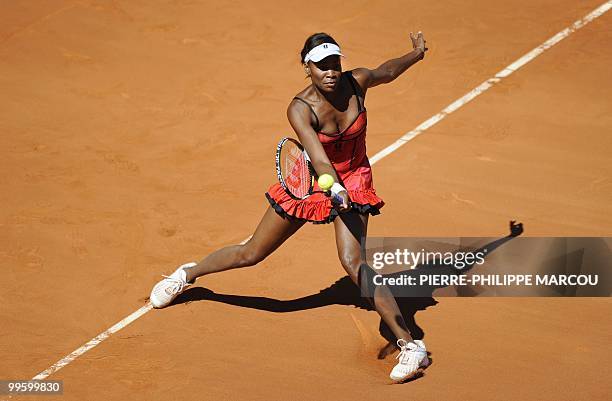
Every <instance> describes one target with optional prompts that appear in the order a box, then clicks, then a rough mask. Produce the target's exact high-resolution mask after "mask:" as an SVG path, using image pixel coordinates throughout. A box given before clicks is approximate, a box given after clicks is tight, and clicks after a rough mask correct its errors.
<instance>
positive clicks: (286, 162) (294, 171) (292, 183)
mask: <svg viewBox="0 0 612 401" xmlns="http://www.w3.org/2000/svg"><path fill="white" fill-rule="evenodd" d="M281 157H282V159H283V161H282V166H283V167H284V169H283V171H282V175H283V180H284V181H285V185H286V186H287V189H288V190H289V191H290V192H291V193H292V194H293V195H294V196H296V197H298V198H303V197H305V196H306V195H308V193H309V190H310V181H311V176H310V171H309V169H308V163H307V162H306V159H305V158H304V153H303V152H302V150H301V149H300V148H298V147H297V146H296V145H294V144H292V143H285V145H284V146H283V152H282V154H281Z"/></svg>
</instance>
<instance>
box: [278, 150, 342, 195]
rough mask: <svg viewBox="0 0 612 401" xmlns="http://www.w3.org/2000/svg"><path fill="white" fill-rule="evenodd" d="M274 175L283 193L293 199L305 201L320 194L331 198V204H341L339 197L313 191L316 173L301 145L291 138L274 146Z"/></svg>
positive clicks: (329, 193)
mask: <svg viewBox="0 0 612 401" xmlns="http://www.w3.org/2000/svg"><path fill="white" fill-rule="evenodd" d="M276 175H277V176H278V181H279V182H280V184H281V186H282V187H283V189H284V190H285V192H287V194H288V195H289V196H290V197H291V198H293V199H296V200H301V199H306V198H308V197H309V196H310V195H312V194H314V193H317V192H320V193H324V194H326V195H327V196H331V197H332V202H334V203H337V204H339V205H341V204H342V198H341V197H340V196H339V195H337V194H332V193H331V192H330V191H315V190H314V183H315V176H316V172H315V170H314V168H313V167H312V163H311V162H310V158H309V157H308V153H306V150H304V147H303V146H302V144H301V143H299V142H298V141H296V140H295V139H293V138H283V139H281V140H280V142H279V143H278V145H277V146H276Z"/></svg>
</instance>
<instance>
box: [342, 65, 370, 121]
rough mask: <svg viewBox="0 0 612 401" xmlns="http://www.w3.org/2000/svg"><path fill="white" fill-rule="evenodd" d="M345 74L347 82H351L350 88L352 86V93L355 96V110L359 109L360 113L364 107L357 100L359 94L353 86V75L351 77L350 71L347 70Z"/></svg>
mask: <svg viewBox="0 0 612 401" xmlns="http://www.w3.org/2000/svg"><path fill="white" fill-rule="evenodd" d="M346 75H347V78H348V81H349V83H350V84H351V88H353V93H354V94H355V97H356V98H357V110H358V111H359V113H361V112H362V111H363V110H364V109H365V107H363V105H362V104H361V100H359V94H358V93H357V89H356V88H355V83H354V82H353V81H354V80H355V77H353V72H352V71H348V72H347V73H346Z"/></svg>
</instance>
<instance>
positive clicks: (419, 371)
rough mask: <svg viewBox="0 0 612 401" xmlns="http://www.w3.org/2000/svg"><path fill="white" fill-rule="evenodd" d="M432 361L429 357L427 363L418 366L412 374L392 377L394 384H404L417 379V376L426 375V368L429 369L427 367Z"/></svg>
mask: <svg viewBox="0 0 612 401" xmlns="http://www.w3.org/2000/svg"><path fill="white" fill-rule="evenodd" d="M430 363H431V362H430V361H429V359H427V362H426V363H425V365H421V366H419V367H418V369H417V370H415V371H414V372H413V373H412V374H411V375H410V376H406V377H402V378H401V379H397V380H395V379H391V381H392V382H393V384H402V383H405V382H407V381H409V380H411V379H415V378H417V377H421V376H423V375H424V371H425V369H427V367H428V366H429V364H430Z"/></svg>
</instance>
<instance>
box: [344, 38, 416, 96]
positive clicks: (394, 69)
mask: <svg viewBox="0 0 612 401" xmlns="http://www.w3.org/2000/svg"><path fill="white" fill-rule="evenodd" d="M410 39H411V40H412V51H411V52H410V53H407V54H405V55H403V56H401V57H398V58H394V59H391V60H389V61H385V62H384V63H382V64H381V65H380V66H379V67H378V68H375V69H373V70H370V69H368V68H356V69H355V70H353V76H354V77H355V79H356V80H357V82H359V85H361V87H362V88H363V89H364V90H365V89H367V88H372V87H374V86H377V85H380V84H387V83H389V82H392V81H393V80H395V78H397V77H399V76H400V75H401V74H402V73H403V72H404V71H406V70H407V69H408V68H410V67H411V66H412V65H414V64H415V63H416V62H417V61H419V60H422V59H423V58H424V57H425V52H426V51H427V50H428V49H427V47H425V38H424V37H423V33H422V32H419V33H417V34H416V35H413V33H412V32H410Z"/></svg>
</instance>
